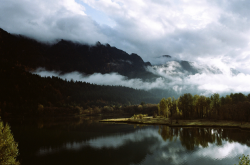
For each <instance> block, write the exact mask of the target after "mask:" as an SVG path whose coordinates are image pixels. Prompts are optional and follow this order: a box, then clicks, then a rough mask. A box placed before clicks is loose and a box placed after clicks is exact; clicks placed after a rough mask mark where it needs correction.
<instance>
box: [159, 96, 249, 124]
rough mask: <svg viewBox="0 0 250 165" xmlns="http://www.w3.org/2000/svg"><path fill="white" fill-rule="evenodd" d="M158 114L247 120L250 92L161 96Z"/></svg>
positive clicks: (186, 117) (188, 117)
mask: <svg viewBox="0 0 250 165" xmlns="http://www.w3.org/2000/svg"><path fill="white" fill-rule="evenodd" d="M158 115H162V116H165V117H170V118H182V119H197V118H199V119H217V120H218V119H219V120H236V121H245V122H247V121H249V119H250V94H248V95H247V96H246V95H244V94H242V93H234V94H233V93H231V94H230V95H226V96H222V97H220V95H219V94H218V93H215V94H213V95H212V96H210V97H206V96H203V95H192V94H190V93H186V94H183V95H181V96H180V97H179V98H178V99H175V98H174V97H173V98H171V97H169V98H167V99H165V98H163V99H161V101H160V103H159V104H158Z"/></svg>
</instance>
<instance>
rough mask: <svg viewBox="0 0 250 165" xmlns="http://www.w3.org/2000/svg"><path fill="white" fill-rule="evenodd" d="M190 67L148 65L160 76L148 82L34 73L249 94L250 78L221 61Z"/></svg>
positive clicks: (106, 76)
mask: <svg viewBox="0 0 250 165" xmlns="http://www.w3.org/2000/svg"><path fill="white" fill-rule="evenodd" d="M189 64H190V68H191V69H190V70H187V68H185V67H183V64H181V62H180V61H168V62H166V64H165V65H160V66H148V67H147V71H149V72H152V73H153V74H156V75H159V76H160V77H159V78H156V79H155V80H153V81H151V82H148V81H143V80H142V79H139V78H138V79H128V78H127V77H125V76H122V75H119V74H118V73H107V74H100V73H95V74H92V75H84V74H81V73H79V72H71V73H67V74H63V75H62V74H60V72H56V71H52V72H51V71H46V70H44V69H43V68H39V69H37V70H36V71H35V72H33V73H34V74H38V75H41V76H42V77H45V76H50V77H51V76H58V77H61V78H62V79H67V80H71V79H73V80H75V81H76V80H77V81H85V82H89V83H94V84H98V85H116V86H118V85H121V86H125V87H130V88H136V89H143V90H151V89H162V90H170V91H175V92H176V94H177V95H182V94H184V93H191V94H199V95H206V96H209V95H211V94H213V93H220V94H222V95H225V94H230V93H239V92H241V93H244V94H248V93H250V87H249V82H250V75H249V74H244V73H240V72H238V71H237V70H235V69H233V68H230V66H228V65H227V64H225V63H224V62H222V61H221V60H218V59H214V60H210V61H208V62H207V65H200V64H197V63H195V62H192V63H190V62H189ZM175 96H176V95H175Z"/></svg>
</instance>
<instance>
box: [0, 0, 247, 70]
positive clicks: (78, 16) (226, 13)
mask: <svg viewBox="0 0 250 165" xmlns="http://www.w3.org/2000/svg"><path fill="white" fill-rule="evenodd" d="M0 2H1V5H0V27H2V28H4V29H5V30H7V31H9V32H11V33H17V34H19V33H20V34H23V35H28V36H30V37H33V38H36V39H39V40H42V41H52V40H55V39H61V38H62V39H70V40H74V41H77V42H83V43H88V44H94V43H95V42H97V41H100V42H102V43H109V44H110V45H112V46H116V47H118V48H120V49H123V50H125V51H126V52H128V53H129V54H130V53H137V54H139V55H140V56H142V58H143V59H144V60H146V61H152V62H154V59H155V58H156V57H158V56H160V55H164V54H169V55H171V56H173V57H176V58H179V59H183V60H187V61H194V62H198V61H199V58H206V59H207V58H218V59H221V58H222V59H223V60H224V61H227V63H228V64H230V65H234V67H235V68H236V69H237V70H240V71H242V72H244V73H248V74H249V73H250V66H249V65H248V64H249V62H250V48H249V44H250V38H249V37H248V36H249V35H250V29H249V22H250V21H249V15H250V13H249V10H248V9H249V6H250V2H248V1H246V0H242V1H236V0H229V1H208V0H204V1H189V0H176V1H170V0H166V1H162V0H160V1H153V0H144V1H142V0H138V1H133V0H98V1H96V0H76V1H74V0H60V1H59V0H54V1H53V2H52V1H48V0H44V1H39V0H34V1H26V0H19V1H15V0H0ZM156 61H157V60H156Z"/></svg>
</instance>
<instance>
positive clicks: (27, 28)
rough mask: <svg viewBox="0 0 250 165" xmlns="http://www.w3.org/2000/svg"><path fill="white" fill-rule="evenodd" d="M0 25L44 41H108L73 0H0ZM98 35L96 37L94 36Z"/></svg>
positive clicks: (80, 6) (11, 31)
mask: <svg viewBox="0 0 250 165" xmlns="http://www.w3.org/2000/svg"><path fill="white" fill-rule="evenodd" d="M0 3H1V5H0V27H1V28H3V29H4V30H7V31H8V32H10V33H16V34H22V35H26V36H29V37H32V38H35V39H37V40H40V41H43V42H54V41H55V40H56V39H68V40H73V41H77V42H83V43H89V44H94V43H95V42H97V41H98V40H99V41H102V42H107V38H106V36H105V35H104V34H103V33H102V32H101V30H100V26H99V25H98V24H97V23H96V22H95V21H93V20H92V19H91V18H90V17H89V16H87V15H86V14H85V12H84V10H85V8H84V7H83V6H82V5H80V4H78V3H76V2H75V1H73V0H54V1H48V0H44V1H39V0H34V1H25V0H19V1H15V0H0ZM97 39H98V40H97Z"/></svg>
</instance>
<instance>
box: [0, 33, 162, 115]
mask: <svg viewBox="0 0 250 165" xmlns="http://www.w3.org/2000/svg"><path fill="white" fill-rule="evenodd" d="M116 55H117V56H116ZM102 62H103V63H102ZM112 62H113V63H114V64H116V65H117V63H119V64H120V66H114V67H112V65H111V64H110V63H112ZM107 63H109V64H107ZM109 65H111V66H110V67H108V68H107V66H109ZM146 66H150V63H145V62H143V60H142V59H141V58H140V57H139V56H138V55H136V54H131V55H128V54H126V53H125V52H124V51H122V50H119V49H117V48H114V47H110V46H109V45H101V44H100V43H97V44H96V45H95V46H92V47H91V46H88V45H81V44H77V43H72V42H69V41H64V40H61V41H60V42H58V43H56V44H54V45H47V44H44V43H39V42H37V41H35V40H32V39H29V38H26V37H23V36H16V35H11V34H9V33H7V32H5V31H3V30H0V77H1V86H0V114H1V113H2V114H8V113H14V114H22V115H23V114H38V113H40V111H39V108H38V107H39V106H40V107H41V105H42V106H43V107H45V108H47V109H48V108H49V110H48V111H51V112H48V111H47V112H48V113H52V114H54V111H57V112H55V114H64V113H67V114H69V113H68V112H72V111H74V112H78V111H79V107H80V109H89V108H93V107H100V108H101V107H102V108H103V107H104V106H106V105H110V106H112V107H113V106H114V105H116V106H117V107H119V105H130V104H140V103H141V102H146V103H158V102H159V101H160V98H158V97H157V96H155V95H154V94H152V93H149V92H147V91H143V90H138V89H133V88H128V87H123V86H109V85H106V86H105V85H96V84H90V83H87V82H79V81H73V80H71V81H69V80H63V79H60V78H58V77H41V76H39V75H36V74H32V73H30V71H32V70H34V69H36V68H39V67H44V68H46V69H47V70H58V71H62V72H65V73H66V72H71V71H76V70H77V71H79V72H81V71H82V72H84V73H87V74H92V73H96V72H97V71H99V72H101V73H109V72H114V71H116V72H118V73H121V74H124V75H127V76H130V77H133V76H136V75H137V74H139V73H141V74H144V75H143V76H145V75H146V76H148V75H153V74H152V73H150V72H148V71H146V70H145V68H144V67H146ZM126 67H128V68H127V69H126ZM102 69H103V70H102ZM105 69H106V70H105ZM47 112H46V113H47Z"/></svg>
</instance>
